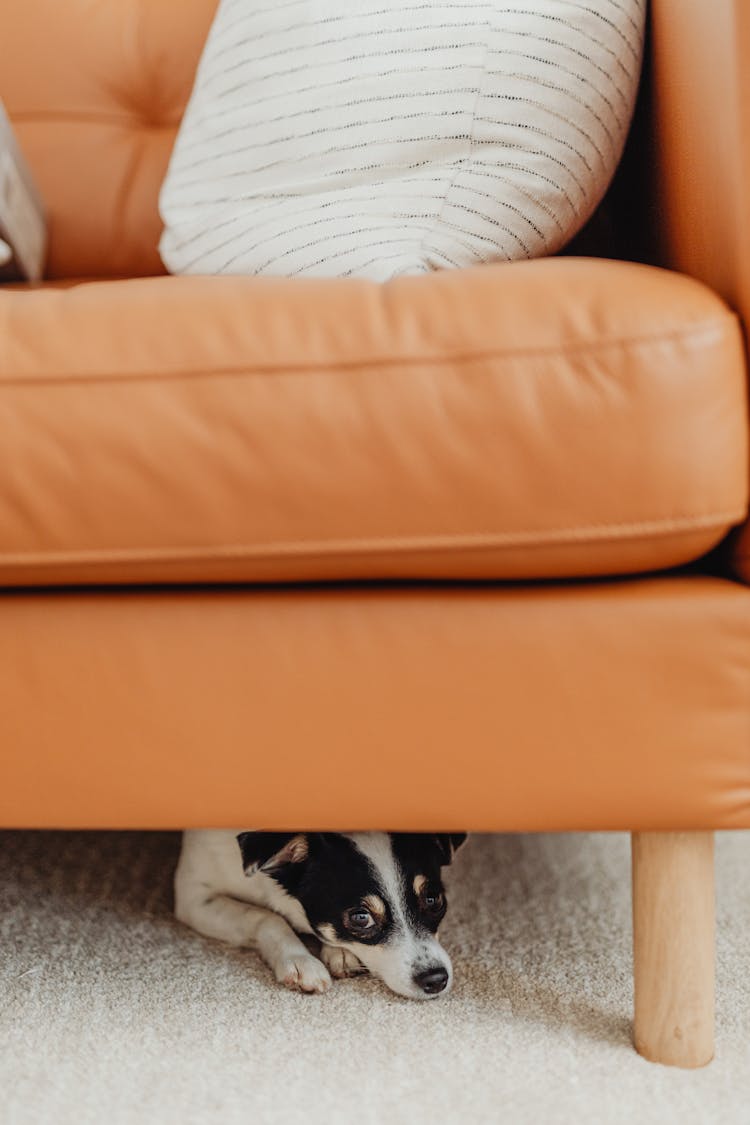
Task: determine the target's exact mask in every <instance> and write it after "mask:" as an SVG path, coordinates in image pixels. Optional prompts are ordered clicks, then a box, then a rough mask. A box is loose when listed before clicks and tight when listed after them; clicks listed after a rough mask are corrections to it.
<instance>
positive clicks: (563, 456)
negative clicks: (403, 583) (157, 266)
mask: <svg viewBox="0 0 750 1125" xmlns="http://www.w3.org/2000/svg"><path fill="white" fill-rule="evenodd" d="M0 339H2V341H3V343H2V349H1V350H0V418H1V419H2V423H1V424H2V430H3V435H4V438H3V442H2V445H1V446H0V479H2V480H3V486H2V489H0V583H5V584H6V585H8V584H27V585H34V584H44V583H97V582H170V581H178V582H193V581H216V582H220V581H275V580H284V581H289V580H292V581H306V580H311V579H321V578H325V579H338V578H360V577H364V578H376V577H400V578H404V577H429V578H440V577H453V578H462V577H472V576H473V577H485V578H486V577H491V578H538V577H559V576H571V575H573V576H580V575H592V574H607V573H610V574H611V573H621V572H632V571H643V570H649V569H654V568H659V567H671V566H674V565H676V564H679V563H683V562H687V561H690V560H692V559H695V558H696V557H698V556H699V555H701V554H702V553H703V552H705V551H707V550H708V549H709V548H710V547H711V546H713V545H714V544H715V543H716V542H717V541H718V540H719V539H720V538H721V537H722V536H723V535H724V534H725V532H726V530H727V528H728V527H729V526H730V525H731V524H732V523H736V522H738V521H739V520H741V519H742V517H743V515H744V513H745V510H746V503H747V473H746V463H747V426H746V421H745V414H746V380H745V371H744V362H743V351H742V343H741V339H740V335H739V332H738V329H737V324H736V321H735V318H734V317H733V316H732V315H731V314H730V313H729V312H728V311H727V309H726V308H725V306H724V305H723V304H722V303H721V302H720V301H719V300H717V299H716V297H714V296H713V294H711V293H710V292H708V291H707V290H706V289H704V288H703V287H702V286H700V285H698V284H696V283H695V282H692V281H689V280H686V279H684V278H681V277H678V276H675V275H671V274H668V273H665V272H662V271H660V270H653V269H649V268H647V267H643V266H634V265H631V264H622V263H616V262H602V261H593V260H591V261H586V260H576V259H557V260H547V261H537V262H528V263H514V264H512V265H500V266H494V267H479V268H477V269H475V270H470V271H461V272H458V271H446V272H442V273H439V274H436V275H432V276H430V277H427V278H404V279H399V280H397V281H394V282H393V283H391V284H388V285H386V286H378V285H374V284H372V283H369V282H359V281H352V280H347V281H316V282H301V281H286V280H275V279H237V278H153V279H141V280H137V281H124V282H104V283H101V284H92V285H82V286H78V287H74V288H62V289H60V288H53V289H51V290H45V289H41V290H36V291H33V292H27V293H24V292H12V293H11V292H9V293H0Z"/></svg>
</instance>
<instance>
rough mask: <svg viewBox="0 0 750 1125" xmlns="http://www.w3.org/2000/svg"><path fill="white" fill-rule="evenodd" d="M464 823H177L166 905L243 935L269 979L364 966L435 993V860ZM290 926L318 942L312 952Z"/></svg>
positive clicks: (184, 916) (439, 895) (445, 963)
mask: <svg viewBox="0 0 750 1125" xmlns="http://www.w3.org/2000/svg"><path fill="white" fill-rule="evenodd" d="M465 839H466V834H465V833H454V834H444V835H427V834H421V833H400V832H390V833H389V832H352V833H338V832H307V833H291V832H286V833H285V832H240V833H239V834H237V833H235V832H233V831H191V832H185V833H184V836H183V843H182V853H181V855H180V862H179V864H178V867H177V872H176V874H175V913H176V915H177V917H178V918H179V920H180V921H181V922H184V923H185V924H186V925H188V926H192V927H193V929H195V930H197V931H198V932H199V933H201V934H205V935H206V936H207V937H212V938H219V939H221V940H222V941H226V942H230V943H231V944H232V945H245V946H254V947H255V948H256V949H257V950H258V952H259V953H260V955H261V957H262V958H263V960H264V961H265V962H266V963H267V964H268V965H270V967H271V969H272V970H273V972H274V974H275V976H276V979H277V980H278V981H279V982H280V983H281V984H284V985H286V986H287V987H288V988H293V989H298V990H300V991H302V992H326V991H327V990H328V988H330V985H331V977H347V976H352V975H354V974H355V973H361V972H366V971H368V970H369V972H371V973H372V974H373V975H374V976H377V977H380V979H381V980H383V981H384V982H385V983H386V984H387V985H388V987H389V988H391V989H392V990H393V991H394V992H397V993H399V994H400V995H401V996H408V997H409V998H410V999H414V1000H424V999H428V998H431V997H434V996H438V995H440V994H441V993H443V994H444V993H446V992H447V991H448V990H449V988H450V986H451V981H452V976H453V970H452V967H451V962H450V958H449V957H448V955H447V953H446V952H445V950H444V949H443V948H442V947H441V945H440V942H439V940H438V936H437V931H438V926H439V925H440V923H441V922H442V920H443V918H444V917H445V911H446V901H445V893H444V890H443V884H442V881H441V877H440V869H441V867H444V866H446V865H447V864H449V863H450V862H451V859H452V858H453V853H454V852H455V850H456V849H457V848H458V847H459V846H460V845H461V844H462V843H463V842H464V840H465ZM298 934H310V935H313V936H314V937H316V938H317V939H318V940H319V941H320V943H321V947H320V956H319V957H315V956H314V955H313V954H312V953H310V952H309V951H308V949H307V947H306V946H305V945H304V944H303V942H302V941H301V940H300V938H299V937H298V936H297V935H298Z"/></svg>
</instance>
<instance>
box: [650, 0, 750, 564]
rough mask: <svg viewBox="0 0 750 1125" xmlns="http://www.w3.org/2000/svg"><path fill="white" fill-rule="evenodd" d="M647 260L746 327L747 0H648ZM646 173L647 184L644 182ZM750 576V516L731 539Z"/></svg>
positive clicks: (749, 198) (749, 215)
mask: <svg viewBox="0 0 750 1125" xmlns="http://www.w3.org/2000/svg"><path fill="white" fill-rule="evenodd" d="M645 101H646V106H645V115H646V129H647V131H648V140H646V141H645V144H644V146H643V147H641V142H642V141H644V140H645V138H641V137H638V136H637V137H636V141H635V143H636V146H637V147H638V150H639V151H638V152H637V154H636V156H637V157H640V159H641V160H643V159H644V156H645V153H646V152H648V157H647V168H646V169H645V174H644V169H643V168H641V170H640V173H639V178H640V179H641V181H642V186H643V187H645V188H646V191H647V198H648V200H649V211H650V215H649V216H648V217H647V219H648V224H649V226H650V228H651V235H652V237H653V240H654V245H653V248H652V249H653V253H652V255H651V256H652V260H654V261H656V262H657V263H659V264H661V265H664V266H668V267H670V268H672V269H676V270H680V271H681V272H682V273H686V274H690V275H691V276H693V277H696V278H699V279H700V280H702V281H704V282H706V283H707V284H709V285H710V286H711V287H712V288H713V289H715V290H716V291H717V292H718V293H720V294H721V295H722V296H723V297H724V298H725V300H726V301H727V302H728V303H729V304H730V305H731V306H732V307H733V308H734V309H735V310H736V311H737V312H738V313H739V314H740V316H741V317H742V320H743V322H744V325H745V330H746V332H747V331H748V329H749V328H750V3H748V2H747V0H710V2H709V0H652V3H651V23H650V51H649V58H648V64H647V71H646V79H645ZM644 175H645V181H646V182H645V183H643V180H644ZM728 546H729V554H730V565H731V568H732V570H733V571H734V572H735V573H736V574H738V575H739V576H740V577H742V578H744V579H745V580H746V581H748V582H750V523H747V524H745V525H744V527H743V528H742V529H740V531H739V532H736V533H735V534H734V535H733V536H732V537H731V540H730V543H729V545H728Z"/></svg>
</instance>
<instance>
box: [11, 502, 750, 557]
mask: <svg viewBox="0 0 750 1125" xmlns="http://www.w3.org/2000/svg"><path fill="white" fill-rule="evenodd" d="M745 515H746V508H741V509H736V508H735V509H732V510H731V511H726V512H716V513H712V514H710V515H702V516H684V517H682V516H680V517H672V518H668V519H654V520H642V521H634V522H624V523H599V524H588V525H582V526H581V527H575V528H560V529H555V530H552V531H547V532H545V531H543V530H542V531H534V532H532V531H518V532H496V533H491V534H487V533H476V534H466V535H460V536H443V537H426V538H425V539H424V540H421V539H419V538H417V537H412V538H406V537H404V538H393V537H387V536H371V537H369V538H363V539H353V540H331V541H330V542H328V543H326V542H325V541H322V542H321V541H319V540H298V541H297V542H287V543H277V544H273V545H270V544H266V545H258V546H254V545H252V544H237V545H223V546H222V545H220V546H216V547H174V548H166V547H165V548H157V547H130V548H122V549H120V548H112V549H109V548H108V549H103V550H99V549H97V550H93V551H86V550H75V549H74V550H71V551H49V552H43V553H42V552H10V553H0V571H2V570H3V569H4V568H6V567H7V566H8V565H9V564H11V565H25V564H33V565H37V566H40V565H41V566H44V565H56V564H61V563H87V562H92V563H96V562H120V561H123V562H127V561H136V562H137V561H144V562H149V561H154V560H160V561H169V560H174V561H190V560H191V559H205V558H209V559H211V558H230V559H231V558H237V557H243V556H244V557H247V558H256V559H257V558H261V559H263V558H265V559H273V558H284V557H293V556H294V555H308V556H310V555H318V556H325V555H345V554H360V553H371V552H372V551H373V550H375V551H379V552H381V553H385V552H393V553H398V554H405V553H414V552H419V551H434V550H440V549H442V550H446V549H449V550H454V551H455V550H465V549H466V548H467V547H473V548H479V547H484V548H485V549H492V548H493V547H498V546H507V545H510V546H522V547H537V546H539V547H541V546H550V545H551V546H555V545H566V544H570V543H574V542H580V541H585V540H586V539H590V540H593V541H597V540H602V539H606V538H607V536H612V537H613V538H617V539H623V538H626V537H627V536H628V535H634V533H639V532H640V533H643V532H646V533H649V532H650V533H651V534H654V533H657V534H658V533H661V535H664V536H667V535H669V534H675V533H679V532H683V531H693V530H700V529H701V528H705V529H707V530H708V529H710V528H711V527H721V526H723V525H724V524H727V523H731V522H732V521H735V520H741V519H743V518H744V517H745ZM613 533H616V534H614V535H613ZM368 544H374V545H376V546H375V547H374V548H373V547H372V546H368Z"/></svg>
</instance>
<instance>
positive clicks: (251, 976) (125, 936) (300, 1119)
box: [0, 832, 750, 1125]
mask: <svg viewBox="0 0 750 1125" xmlns="http://www.w3.org/2000/svg"><path fill="white" fill-rule="evenodd" d="M177 850H178V837H177V836H175V835H173V834H171V833H170V834H167V833H164V834H161V833H159V834H156V833H152V834H151V833H150V834H136V833H101V832H97V833H91V834H85V833H70V834H68V833H31V832H23V833H21V832H19V833H11V832H6V833H0V935H1V936H0V1107H1V1108H0V1121H1V1122H2V1125H31V1123H34V1125H36V1123H41V1125H69V1123H70V1125H89V1123H91V1125H120V1123H128V1125H129V1123H131V1122H132V1123H134V1125H135V1123H138V1125H151V1123H154V1125H172V1123H175V1125H178V1123H179V1125H193V1123H213V1122H217V1123H221V1125H239V1123H242V1125H249V1123H253V1125H277V1123H278V1125H318V1123H320V1125H323V1123H325V1125H381V1123H382V1125H407V1123H409V1125H421V1123H422V1122H430V1123H446V1125H452V1123H454V1122H455V1123H457V1125H458V1123H461V1125H464V1123H466V1125H483V1123H485V1122H486V1123H490V1122H492V1123H493V1125H494V1123H501V1122H502V1123H506V1122H507V1123H509V1125H526V1123H528V1125H557V1123H559V1125H564V1123H567V1122H571V1123H572V1122H576V1123H577V1122H592V1123H596V1125H609V1123H615V1122H617V1123H619V1122H622V1123H625V1122H627V1123H636V1125H650V1123H652V1122H653V1123H657V1122H658V1123H659V1125H670V1123H672V1122H675V1123H676V1122H679V1123H680V1125H704V1123H705V1125H741V1123H742V1125H747V1123H748V1122H750V833H747V834H739V833H737V834H732V835H726V836H722V837H720V839H719V845H718V893H719V904H720V905H719V919H720V922H719V966H718V1009H719V1020H718V1056H717V1058H716V1060H715V1062H714V1063H713V1064H712V1066H711V1067H709V1068H708V1069H706V1070H703V1071H697V1072H680V1071H675V1070H670V1069H667V1068H663V1067H655V1066H652V1065H650V1064H648V1063H645V1062H643V1061H642V1060H641V1059H640V1058H638V1056H637V1055H636V1054H635V1053H634V1052H633V1050H632V1049H631V1047H630V1042H629V1034H630V1030H629V1015H630V1003H631V998H630V947H629V943H630V917H629V899H628V880H629V853H628V842H627V838H626V837H624V836H621V835H617V836H603V835H597V836H543V837H511V836H496V837H474V838H473V839H472V840H471V841H470V842H469V844H468V845H467V846H466V848H464V849H463V851H462V852H461V853H460V855H459V859H458V861H457V864H456V867H455V869H454V872H453V876H454V877H453V880H452V882H453V889H452V895H451V909H450V911H449V918H448V922H447V923H446V926H445V935H444V940H445V943H446V945H447V946H448V948H449V949H450V950H451V952H452V953H453V956H454V963H455V967H456V987H455V990H454V992H453V994H452V995H451V996H450V997H449V998H448V999H447V1000H445V1001H444V1002H443V1001H436V1002H432V1003H426V1004H417V1003H414V1002H410V1001H408V1000H400V999H398V998H396V997H394V996H393V995H391V994H389V993H388V992H386V991H385V989H384V988H383V987H382V986H381V985H380V984H378V983H377V982H375V981H373V980H370V979H359V980H356V979H355V980H350V981H343V982H337V983H335V984H334V988H333V990H332V991H331V992H330V993H329V994H328V995H327V996H323V997H317V996H315V997H307V996H300V995H295V994H291V993H287V992H284V991H282V990H280V989H279V988H278V987H277V986H276V985H275V983H274V982H273V980H272V979H271V977H270V974H269V973H268V972H267V970H266V969H265V968H264V967H263V966H262V965H261V964H260V963H259V961H257V960H256V958H255V955H254V954H253V953H251V952H247V951H235V950H231V949H228V948H226V947H224V946H222V945H219V944H217V943H213V942H210V941H206V940H204V939H202V938H199V937H198V936H197V935H195V934H193V933H191V932H189V931H188V930H186V929H183V928H182V927H181V926H180V925H178V924H177V923H176V922H175V921H173V919H172V917H171V916H170V905H171V885H170V884H171V873H172V869H173V866H174V863H175V860H176V857H177Z"/></svg>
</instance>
